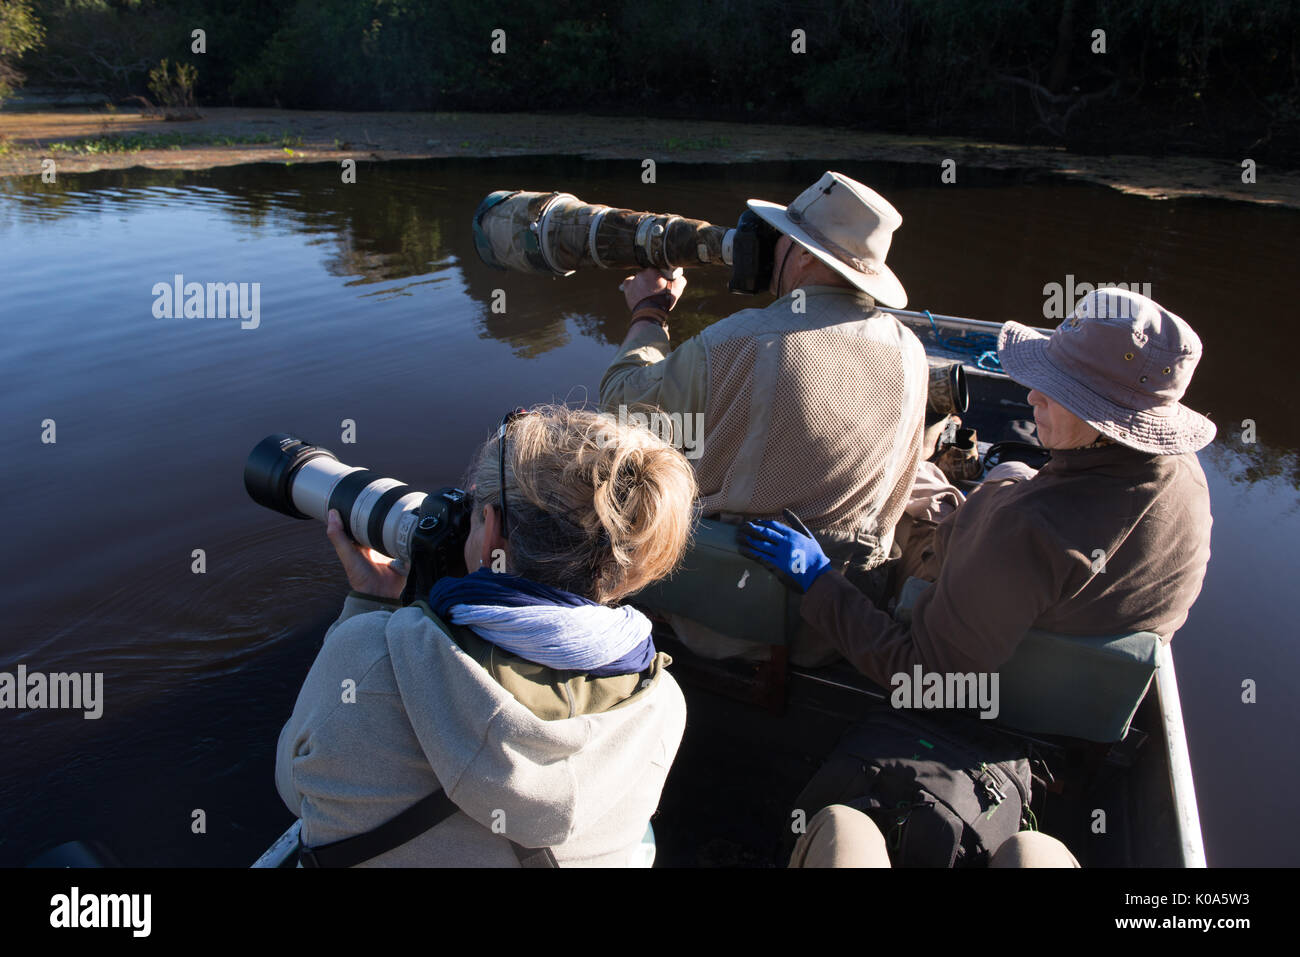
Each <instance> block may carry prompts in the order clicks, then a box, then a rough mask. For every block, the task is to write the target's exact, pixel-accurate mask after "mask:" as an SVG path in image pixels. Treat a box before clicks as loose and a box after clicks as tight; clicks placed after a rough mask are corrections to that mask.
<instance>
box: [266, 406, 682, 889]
mask: <svg viewBox="0 0 1300 957" xmlns="http://www.w3.org/2000/svg"><path fill="white" fill-rule="evenodd" d="M466 485H467V488H468V489H469V490H470V493H471V495H472V497H473V518H472V526H471V531H470V534H469V538H468V540H467V541H466V543H465V563H466V567H467V568H469V569H471V573H470V574H469V575H467V576H465V577H464V578H444V579H442V580H441V581H439V582H438V583H437V584H436V585H435V586H434V588H433V590H432V592H431V593H430V594H429V595H428V596H426V600H424V601H420V602H416V603H414V604H412V605H410V606H407V607H405V608H402V607H399V606H398V604H397V602H396V599H397V596H398V595H400V593H401V591H402V588H403V585H404V583H405V577H404V575H402V574H399V573H398V572H396V571H395V570H394V569H393V568H392V567H391V566H390V565H387V564H383V563H379V562H376V561H374V560H373V559H372V557H371V556H370V553H365V552H362V550H361V549H359V548H358V547H357V546H356V545H354V544H353V543H352V542H351V541H350V540H349V539H348V538H347V537H346V536H345V535H344V534H343V532H342V529H341V527H340V525H339V522H338V518H337V514H336V513H331V515H330V519H329V526H328V533H329V537H330V541H331V542H332V543H333V544H334V546H335V549H336V551H337V552H338V554H339V558H340V560H341V561H342V562H343V565H344V568H345V570H346V571H347V575H348V580H349V583H350V584H351V585H352V588H353V591H352V592H351V594H349V596H348V598H347V600H346V601H345V602H344V606H343V611H342V614H341V615H340V616H339V619H338V621H337V622H335V623H334V625H333V626H331V628H330V629H329V631H328V632H327V633H326V636H325V643H324V646H323V648H322V649H321V652H320V654H319V655H318V657H317V659H316V661H315V663H314V664H313V665H312V668H311V672H310V673H309V674H308V676H307V679H306V681H305V682H304V684H303V687H302V690H301V691H300V692H299V695H298V701H297V705H296V706H295V708H294V712H293V715H292V717H291V718H290V719H289V721H288V723H287V724H286V725H285V727H284V729H283V731H282V732H281V734H280V740H279V747H278V754H277V760H276V784H277V787H278V789H279V791H280V795H281V797H282V798H283V799H284V801H285V803H286V804H287V805H288V807H289V809H290V810H291V811H293V812H294V813H295V814H296V815H298V816H299V817H300V818H301V820H302V836H301V845H302V847H301V851H302V853H301V856H300V860H301V861H302V863H303V864H304V865H307V866H376V867H382V866H485V867H516V866H556V865H559V866H582V865H594V866H625V865H629V864H633V863H635V862H637V861H638V860H641V859H643V857H642V856H643V855H644V848H643V838H644V836H645V835H646V833H647V828H648V824H649V820H650V816H651V815H652V814H653V813H654V811H655V809H656V807H657V805H658V802H659V796H660V792H661V790H662V788H663V784H664V778H665V777H666V775H667V773H668V768H669V766H670V764H671V763H672V760H673V757H674V755H675V754H676V752H677V747H678V744H679V743H680V741H681V736H682V731H683V728H684V726H685V717H686V707H685V702H684V700H683V697H682V694H681V690H680V689H679V688H678V686H677V684H676V683H675V682H674V681H673V679H672V678H671V677H670V676H669V675H668V673H667V672H666V671H665V667H666V665H668V664H669V662H670V659H669V658H668V657H667V656H666V655H664V654H662V653H659V652H657V651H656V650H655V647H654V643H653V641H652V639H651V635H650V623H649V621H648V620H647V619H646V618H645V617H644V616H643V615H641V613H640V612H637V611H635V610H634V609H632V608H629V607H625V606H624V607H618V606H616V605H615V604H614V603H616V602H618V601H619V600H620V599H622V598H625V597H626V596H628V595H630V594H632V593H634V592H636V591H638V590H639V589H641V588H643V587H644V586H646V585H647V584H649V583H650V582H652V581H655V580H656V579H658V578H661V577H663V576H665V575H667V574H668V573H670V572H671V571H672V570H673V569H674V568H675V567H676V566H677V564H678V562H679V561H680V559H681V557H682V554H683V552H684V550H685V548H686V545H687V541H688V539H689V535H690V526H691V509H692V502H693V500H694V498H695V494H696V486H695V481H694V477H693V472H692V470H691V467H690V464H689V463H688V462H687V461H686V459H685V457H684V456H682V455H681V453H679V452H677V451H676V450H674V449H673V448H672V447H670V446H669V445H667V444H666V443H665V442H663V441H662V440H661V439H659V438H658V437H656V436H655V435H653V434H652V433H651V432H649V431H648V430H646V429H639V428H635V427H631V426H627V425H623V424H620V423H618V422H617V421H616V420H614V419H613V418H611V417H609V416H605V415H601V414H598V413H594V412H588V411H582V410H576V409H569V408H565V407H563V406H550V407H544V408H540V409H536V410H534V411H533V412H531V413H513V414H512V415H510V416H507V417H506V419H505V420H503V422H502V424H501V427H500V429H498V431H497V433H496V434H495V435H494V436H493V437H492V438H491V439H489V440H488V441H487V442H486V443H485V444H484V445H483V446H482V447H481V448H480V449H479V451H478V453H477V454H476V455H475V457H474V460H473V462H472V464H471V466H470V470H469V475H468V480H467V483H466Z"/></svg>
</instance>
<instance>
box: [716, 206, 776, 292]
mask: <svg viewBox="0 0 1300 957" xmlns="http://www.w3.org/2000/svg"><path fill="white" fill-rule="evenodd" d="M780 238H781V233H780V231H779V230H777V229H776V228H775V227H774V226H771V225H769V224H768V223H767V222H765V221H764V220H763V219H762V218H761V217H760V216H759V215H758V214H757V213H755V212H754V211H753V210H752V209H747V210H745V211H744V212H743V213H741V214H740V219H739V220H738V221H737V222H736V228H735V230H734V231H733V233H732V235H731V279H730V280H729V281H728V283H727V288H728V289H729V290H730V291H731V292H735V293H741V294H742V295H747V296H752V295H754V294H756V293H760V292H767V287H768V286H769V285H771V283H772V270H773V269H774V268H775V265H776V263H775V260H776V243H777V240H778V239H780Z"/></svg>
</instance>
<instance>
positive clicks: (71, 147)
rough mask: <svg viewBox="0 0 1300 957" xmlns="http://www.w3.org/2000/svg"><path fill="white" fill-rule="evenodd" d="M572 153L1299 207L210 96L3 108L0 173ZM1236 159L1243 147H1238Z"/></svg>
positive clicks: (860, 144)
mask: <svg viewBox="0 0 1300 957" xmlns="http://www.w3.org/2000/svg"><path fill="white" fill-rule="evenodd" d="M530 154H532V155H545V154H568V155H578V156H583V157H588V158H596V159H633V160H641V159H644V158H646V157H651V158H653V159H655V160H656V161H657V162H661V163H666V162H692V163H736V162H750V161H761V160H787V159H825V160H836V159H855V160H862V159H870V160H880V161H892V162H902V163H932V164H934V166H935V178H936V181H937V180H938V177H939V175H940V170H939V167H940V164H942V163H943V161H944V160H945V159H952V160H955V161H956V163H957V170H958V175H960V170H961V168H962V166H964V165H969V166H978V167H985V168H996V169H1035V170H1048V171H1051V172H1055V173H1058V174H1060V175H1062V176H1066V177H1069V178H1073V179H1078V180H1082V181H1086V182H1090V183H1098V184H1101V185H1104V186H1109V187H1111V188H1114V189H1118V190H1120V191H1121V192H1125V193H1132V194H1136V195H1141V196H1147V197H1149V198H1152V199H1172V198H1177V197H1189V196H1203V197H1213V198H1219V199H1230V200H1236V201H1240V202H1248V203H1259V204H1262V205H1270V206H1283V207H1291V208H1300V172H1296V171H1291V172H1288V171H1281V170H1272V169H1269V168H1260V169H1258V170H1257V171H1256V179H1257V182H1255V183H1250V184H1247V183H1243V182H1242V181H1241V177H1242V166H1241V161H1240V160H1238V161H1233V162H1230V161H1225V160H1218V161H1216V160H1209V159H1201V158H1192V157H1159V158H1157V157H1148V156H1119V155H1115V156H1083V155H1079V154H1076V153H1070V152H1067V151H1066V150H1064V149H1059V148H1052V147H1042V146H1014V145H1007V144H998V143H980V142H971V141H968V140H962V139H957V138H945V137H918V136H900V135H893V134H884V133H864V132H859V131H854V130H840V129H829V128H825V127H797V126H779V125H774V124H748V123H717V122H700V121H690V120H663V119H644V118H635V117H608V116H583V115H573V116H557V115H554V114H531V113H346V112H335V111H304V110H274V109H239V108H211V109H208V108H205V109H204V110H203V111H202V117H201V118H199V119H197V120H190V121H185V122H164V121H162V120H160V119H157V118H155V117H151V116H145V115H141V114H140V113H138V112H135V111H124V110H116V111H102V110H96V109H91V108H86V107H80V108H77V107H73V108H63V109H48V110H21V109H19V110H3V111H0V176H31V175H36V174H39V173H41V171H42V161H43V160H46V159H53V160H54V161H55V164H56V165H55V169H56V170H57V171H58V172H62V173H84V172H91V171H94V170H102V169H124V168H127V167H132V166H146V167H149V168H152V169H207V168H209V167H214V166H232V165H237V164H240V163H266V162H290V163H322V162H340V161H341V160H344V159H349V158H350V159H355V160H357V161H363V162H364V161H383V160H395V159H429V158H441V157H456V156H466V157H483V156H520V155H530ZM1243 159H1245V157H1243Z"/></svg>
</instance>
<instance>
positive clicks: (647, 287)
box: [619, 267, 686, 309]
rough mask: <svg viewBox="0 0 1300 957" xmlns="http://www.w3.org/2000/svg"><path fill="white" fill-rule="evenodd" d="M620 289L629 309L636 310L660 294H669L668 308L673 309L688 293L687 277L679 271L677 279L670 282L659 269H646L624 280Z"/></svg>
mask: <svg viewBox="0 0 1300 957" xmlns="http://www.w3.org/2000/svg"><path fill="white" fill-rule="evenodd" d="M619 288H620V289H622V290H623V298H624V299H626V300H627V307H628V308H629V309H635V308H636V307H637V304H638V303H640V302H641V300H642V299H645V298H646V297H647V296H653V295H656V294H658V293H667V295H668V306H667V308H668V309H672V307H673V306H675V305H677V300H678V299H680V298H681V297H682V293H683V292H685V291H686V276H685V275H684V274H682V273H681V271H680V270H679V271H678V275H677V278H675V279H673V280H672V281H671V282H670V281H669V280H667V279H665V278H664V274H663V273H662V272H660V271H659V270H658V269H655V268H653V267H646V268H645V269H642V270H641V271H640V272H639V273H637V274H636V275H635V276H628V277H627V278H626V279H624V280H623V282H622V283H621V284H620V285H619Z"/></svg>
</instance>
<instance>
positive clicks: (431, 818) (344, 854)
mask: <svg viewBox="0 0 1300 957" xmlns="http://www.w3.org/2000/svg"><path fill="white" fill-rule="evenodd" d="M459 810H460V808H459V807H457V806H456V802H454V801H453V800H452V799H451V798H449V797H447V792H446V791H444V790H443V789H442V788H438V790H436V791H434V792H433V793H432V794H430V795H429V796H428V797H425V798H421V799H420V800H419V801H416V802H415V803H414V804H412V805H411V806H410V807H408V808H407V809H406V810H405V811H403V812H402V813H401V814H399V815H397V817H395V818H393V819H392V820H391V821H387V822H385V823H384V824H381V825H379V827H376V828H373V829H372V830H369V831H366V832H365V833H364V834H357V835H356V836H355V837H345V838H344V839H343V840H341V841H332V842H331V843H329V844H318V845H317V846H316V847H308V846H307V845H306V844H304V843H303V841H302V831H301V829H300V830H299V831H298V862H299V863H300V864H301V865H302V866H303V867H355V866H356V865H358V864H361V863H364V862H365V861H368V860H371V859H372V858H376V857H378V856H379V855H380V854H385V853H387V852H388V851H391V850H393V849H394V848H398V847H401V846H402V845H403V844H405V843H407V842H408V841H410V840H413V839H415V838H417V837H419V836H420V835H421V834H423V833H424V832H425V831H429V830H432V829H433V828H435V827H437V826H438V825H439V824H441V823H442V822H443V821H445V820H447V818H449V817H451V816H452V815H453V814H455V813H456V812H457V811H459ZM510 847H511V848H512V849H513V850H514V852H515V857H516V858H517V859H518V861H519V866H520V867H559V866H560V865H559V863H558V862H557V861H556V860H555V853H554V852H553V851H552V850H551V849H550V848H549V847H524V846H523V845H522V844H516V843H515V842H514V841H511V842H510Z"/></svg>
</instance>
